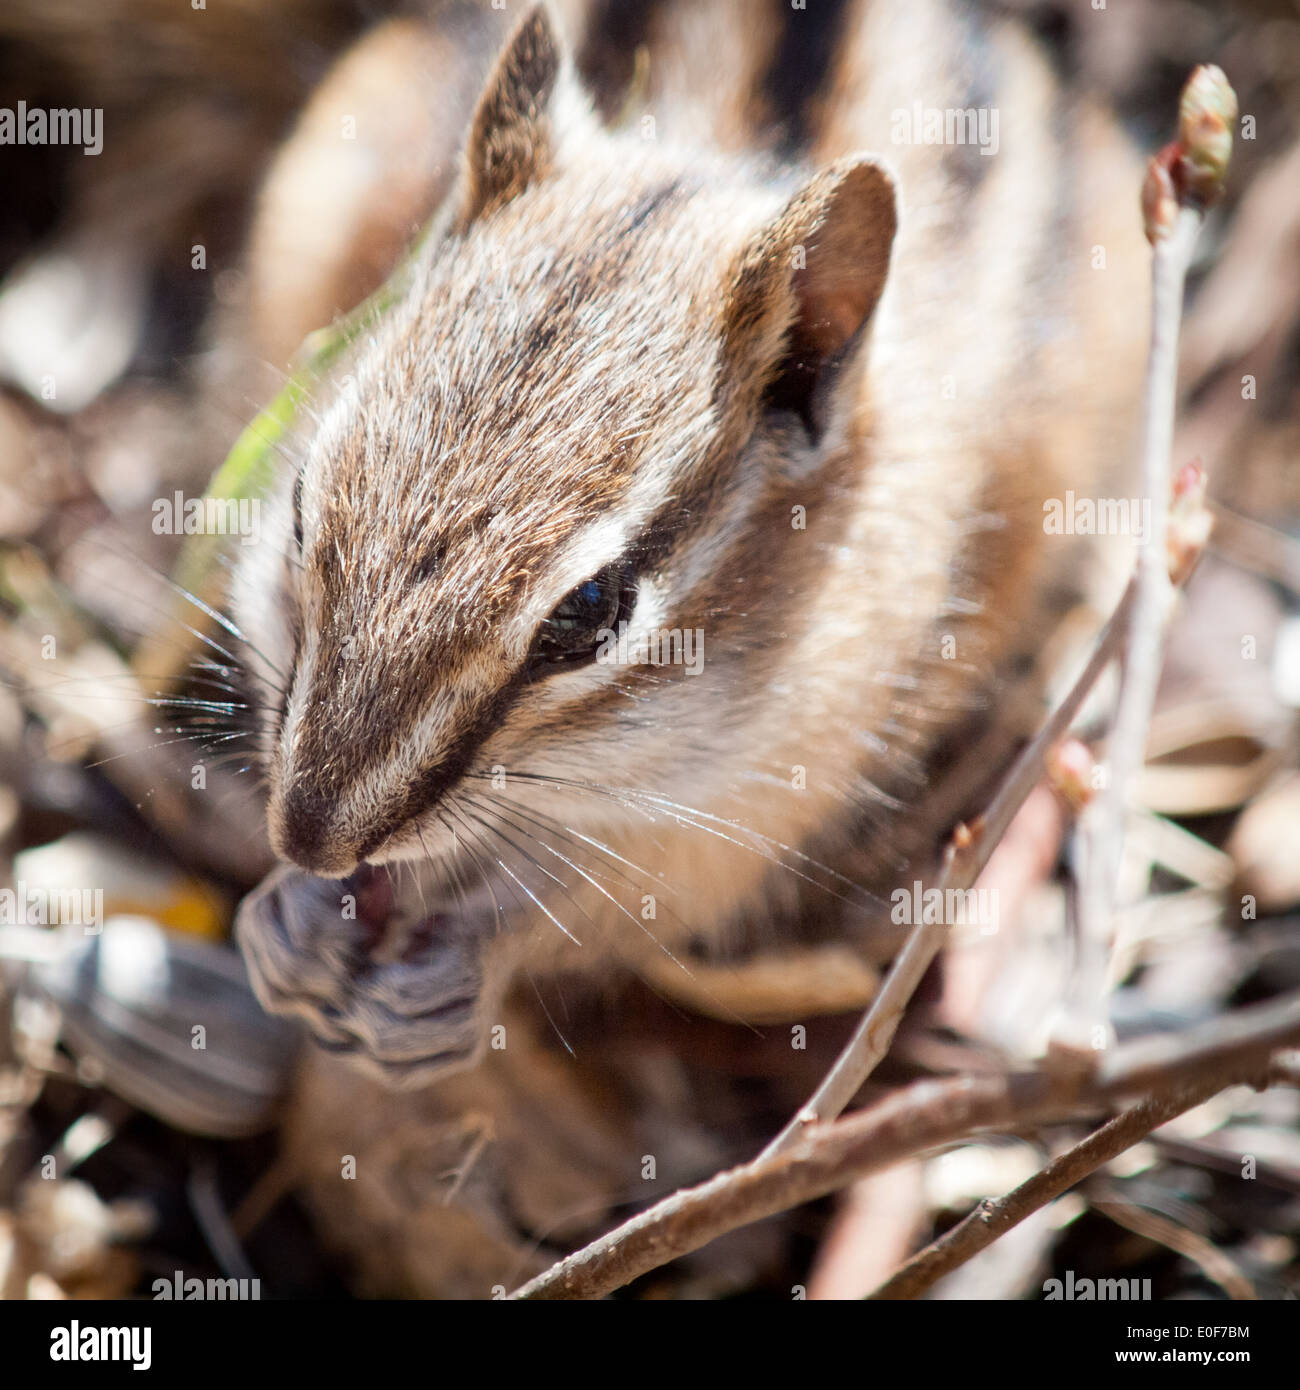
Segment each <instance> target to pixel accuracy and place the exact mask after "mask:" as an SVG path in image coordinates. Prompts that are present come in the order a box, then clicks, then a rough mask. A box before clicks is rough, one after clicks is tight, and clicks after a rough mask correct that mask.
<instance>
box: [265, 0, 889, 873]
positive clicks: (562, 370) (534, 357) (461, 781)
mask: <svg viewBox="0 0 1300 1390" xmlns="http://www.w3.org/2000/svg"><path fill="white" fill-rule="evenodd" d="M894 220H895V219H894V198H893V190H892V186H891V183H890V181H889V179H888V177H887V176H886V175H885V173H884V172H882V170H881V169H880V167H879V166H878V165H877V164H875V163H874V162H872V161H871V160H869V159H867V158H865V157H864V158H849V159H846V160H842V161H840V162H838V163H836V164H834V165H833V166H831V167H829V168H826V169H824V170H822V171H821V172H819V173H816V174H813V175H811V176H805V177H803V178H802V179H799V178H795V177H793V176H790V175H788V174H785V173H779V172H778V173H776V174H774V173H773V171H772V170H771V169H768V168H766V167H764V168H763V169H759V168H756V167H750V166H742V165H740V164H737V163H722V162H719V161H716V160H712V159H710V158H704V157H696V156H693V155H689V154H687V153H681V152H674V151H672V150H670V149H666V148H660V147H659V146H658V145H657V144H656V143H655V142H654V141H653V140H646V139H644V138H642V132H640V131H630V132H617V131H614V132H611V131H608V130H605V129H603V128H601V127H600V126H599V124H598V123H597V121H596V119H595V117H594V116H593V115H592V113H591V111H590V108H589V105H588V104H587V102H586V101H585V99H584V98H583V96H582V94H581V93H580V92H579V90H578V88H577V84H576V79H574V78H573V77H572V76H571V74H570V70H569V67H568V64H567V62H566V60H565V58H564V56H563V55H562V53H561V52H560V51H559V48H558V46H557V42H556V40H555V38H554V36H553V33H552V29H551V25H550V22H549V20H548V18H547V15H546V12H545V10H544V9H537V10H534V11H533V12H532V13H531V14H530V15H529V16H528V17H527V18H526V19H525V20H524V21H523V22H522V24H521V25H520V26H519V27H518V28H517V29H516V30H515V32H514V35H513V37H512V39H511V40H510V42H509V43H508V45H507V47H506V49H505V51H504V53H503V56H502V57H501V58H500V60H499V61H498V63H497V65H496V67H495V70H494V72H493V73H492V75H491V77H490V79H489V82H488V85H487V88H486V90H485V91H484V93H483V95H482V97H481V98H480V101H479V104H478V108H477V112H476V114H475V116H474V119H473V123H472V126H471V128H470V131H469V135H468V140H467V145H466V151H465V157H464V167H463V172H462V177H461V179H460V182H459V185H458V186H457V188H456V190H455V192H454V194H453V195H452V198H451V202H450V205H449V206H448V207H447V208H446V209H444V212H443V215H442V216H441V217H440V218H439V219H438V220H437V221H436V222H435V225H434V227H433V230H432V231H431V233H430V235H429V237H428V239H427V242H426V244H425V245H424V246H423V247H422V248H421V249H420V251H419V252H418V259H417V264H416V267H415V272H414V279H413V284H412V287H411V288H410V290H409V291H408V292H406V293H405V294H404V296H403V298H402V300H401V301H400V302H399V303H398V304H397V305H396V306H395V307H392V308H391V309H389V310H387V311H386V312H385V314H384V315H383V317H382V318H381V319H380V321H379V322H378V325H377V326H376V327H375V328H374V329H373V331H372V332H370V333H369V335H368V336H367V337H366V339H365V341H363V342H361V343H360V344H359V346H358V348H357V350H356V351H355V353H354V355H353V357H352V358H351V359H350V360H349V361H348V362H347V363H346V364H345V366H344V368H343V372H342V374H341V376H340V379H339V380H338V382H337V383H336V389H335V394H334V395H333V398H332V399H330V398H325V399H322V400H321V401H320V402H319V419H318V423H317V424H316V426H315V430H314V434H313V435H312V437H311V438H310V440H309V442H308V444H307V446H306V447H305V449H304V451H303V454H302V458H301V464H300V466H299V467H297V468H296V469H294V470H293V471H292V476H286V478H285V479H284V483H283V486H282V487H281V489H280V491H279V494H278V497H277V500H276V502H275V503H274V507H273V510H274V518H273V525H272V526H271V527H270V528H268V529H269V530H270V532H271V534H270V536H269V540H270V542H271V546H270V547H269V549H274V550H276V551H277V554H276V558H275V561H274V566H275V568H274V573H273V574H272V575H271V576H269V578H268V577H267V575H266V571H265V568H259V569H257V570H256V571H250V573H252V574H253V575H255V579H253V580H252V581H248V580H246V582H245V584H244V597H243V599H242V603H241V607H240V614H239V616H240V621H241V623H242V624H243V626H244V627H245V629H246V630H247V631H248V632H249V634H250V637H251V639H252V642H251V645H252V646H253V647H254V648H255V649H256V651H255V652H254V654H253V655H252V656H251V658H250V660H251V661H252V663H253V666H254V669H255V672H257V673H258V674H260V676H261V677H262V678H263V683H264V685H265V686H267V687H268V688H269V687H271V686H275V687H277V688H278V692H279V693H277V695H276V698H275V699H274V700H271V701H270V702H269V703H268V707H267V709H266V713H265V718H264V726H263V733H264V736H265V744H266V759H267V773H268V785H269V793H270V800H269V812H268V815H269V827H270V834H271V840H272V843H273V845H274V847H275V849H276V851H277V852H278V853H279V854H280V855H281V856H282V857H283V858H285V859H288V860H291V861H293V862H294V863H295V864H297V865H300V866H301V867H302V868H304V869H306V870H309V871H311V872H312V873H316V874H321V875H343V874H347V873H349V872H351V871H352V870H353V869H355V868H356V866H357V865H358V864H360V863H362V862H363V861H367V862H371V863H382V862H385V861H389V860H393V859H397V858H417V857H420V858H422V857H425V856H429V857H431V858H433V859H434V860H435V861H438V860H445V861H448V862H450V861H451V860H452V858H453V857H454V856H455V855H456V854H457V853H459V852H460V850H459V849H458V844H472V843H473V842H474V841H475V840H479V841H482V840H483V839H484V838H485V836H484V825H483V823H484V822H486V821H490V820H492V819H493V818H494V814H495V812H494V809H493V808H494V806H496V805H497V803H498V802H499V801H500V799H501V796H500V794H501V793H502V788H525V789H527V791H528V794H529V795H530V796H531V795H535V797H536V800H535V801H531V802H529V806H530V808H531V810H530V811H519V812H518V814H519V815H521V816H522V815H525V814H541V813H543V812H546V813H547V814H551V813H554V810H555V807H556V806H557V805H559V804H560V803H561V802H563V807H564V809H563V817H564V823H565V825H566V827H568V828H569V829H571V830H576V831H579V832H581V833H590V832H591V831H592V828H593V827H599V826H600V825H601V824H602V823H608V822H609V821H610V820H611V819H613V818H617V817H619V816H624V815H626V814H627V808H626V807H625V806H623V805H620V802H619V799H618V797H617V796H611V795H603V796H595V795H592V796H584V795H583V794H582V792H581V789H580V788H575V787H574V786H573V785H571V784H573V783H592V784H599V785H600V786H601V787H602V788H605V789H607V790H608V789H614V790H615V791H616V790H617V789H619V788H624V787H626V788H635V789H637V791H638V792H642V791H646V790H650V791H658V792H662V793H663V794H665V795H671V796H673V797H674V799H675V800H677V801H694V802H695V803H696V804H699V803H700V801H701V799H702V798H706V797H707V786H708V783H709V779H711V778H720V779H726V778H729V777H735V776H737V775H739V773H738V771H737V769H739V768H741V767H743V766H746V764H745V761H744V759H745V753H744V749H745V746H746V745H745V737H746V726H747V721H748V720H749V718H750V714H751V711H752V710H753V708H754V707H755V705H756V704H758V703H760V702H761V700H762V695H763V691H764V689H765V688H766V687H767V686H768V684H769V683H770V682H772V681H773V680H778V679H781V678H782V673H781V671H780V666H781V662H780V659H779V656H778V654H777V653H776V651H775V648H776V647H777V646H778V645H779V643H780V640H781V637H782V636H783V634H784V633H785V632H786V631H787V630H789V629H790V628H791V627H792V626H797V625H798V624H799V623H800V622H801V608H802V604H803V602H804V596H805V595H806V593H807V592H808V590H809V587H810V586H815V584H816V582H817V580H816V575H817V571H818V557H817V554H816V553H815V551H816V548H815V547H814V546H811V545H807V544H804V545H791V544H790V543H789V537H790V535H791V504H792V502H793V503H804V504H807V503H808V502H809V501H810V500H811V499H813V498H814V497H816V496H819V495H821V494H820V493H819V492H818V489H819V488H828V489H829V488H831V486H832V483H833V482H834V481H835V479H831V478H830V474H832V473H835V472H836V470H837V469H840V470H842V468H843V466H844V462H843V461H844V458H845V456H846V454H847V452H848V447H847V446H848V442H849V440H850V438H851V437H852V435H853V432H854V430H855V429H857V428H860V425H858V424H855V421H854V419H853V416H854V401H855V400H857V399H858V398H859V397H860V395H861V393H860V391H859V390H857V389H854V387H853V378H854V376H855V372H854V368H855V367H857V366H858V365H860V362H861V352H860V346H861V344H862V342H863V341H864V337H865V334H864V329H865V327H866V325H867V324H868V321H869V319H870V316H871V313H872V310H873V308H874V306H875V304H876V301H877V298H878V297H879V295H880V293H881V290H882V288H883V285H884V281H885V275H886V269H887V265H888V260H889V250H890V244H891V239H892V236H893V232H894ZM857 376H858V378H859V379H860V373H858V374H857ZM840 476H841V475H840V474H838V473H837V474H836V478H838V477H840ZM796 552H797V553H796ZM674 634H675V636H674ZM665 655H667V661H666V662H665V661H664V660H663V658H664V657H665ZM786 674H787V675H788V673H786ZM684 789H685V794H683V791H684ZM702 789H703V790H702ZM548 797H549V798H551V799H550V800H549V801H548V800H547V798H548ZM494 798H495V800H494ZM522 801H523V792H521V793H520V802H522ZM548 807H549V810H547V808H548Z"/></svg>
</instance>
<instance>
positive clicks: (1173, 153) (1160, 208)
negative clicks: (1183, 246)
mask: <svg viewBox="0 0 1300 1390" xmlns="http://www.w3.org/2000/svg"><path fill="white" fill-rule="evenodd" d="M1182 154H1183V147H1182V146H1181V145H1180V144H1179V143H1178V141H1177V140H1175V141H1173V143H1172V144H1168V145H1166V146H1165V147H1164V149H1163V150H1161V151H1160V153H1159V154H1155V155H1152V156H1151V159H1150V161H1149V162H1148V164H1147V176H1146V179H1145V180H1144V181H1143V183H1142V226H1143V228H1144V229H1145V231H1146V234H1147V240H1148V241H1149V242H1151V244H1152V245H1153V246H1154V245H1155V243H1156V242H1157V241H1163V240H1164V238H1165V237H1167V236H1168V235H1169V233H1170V232H1172V231H1173V229H1174V223H1175V222H1176V221H1177V220H1178V191H1177V189H1176V188H1175V186H1174V169H1175V167H1176V166H1177V164H1178V162H1179V160H1180V159H1181V158H1182Z"/></svg>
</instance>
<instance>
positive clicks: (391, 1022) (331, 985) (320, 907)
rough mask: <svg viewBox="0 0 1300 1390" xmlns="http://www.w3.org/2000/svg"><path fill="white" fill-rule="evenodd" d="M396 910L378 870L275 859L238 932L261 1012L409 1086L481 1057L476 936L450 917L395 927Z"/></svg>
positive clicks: (243, 910)
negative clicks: (289, 1020)
mask: <svg viewBox="0 0 1300 1390" xmlns="http://www.w3.org/2000/svg"><path fill="white" fill-rule="evenodd" d="M394 916H395V912H394V895H393V891H392V886H391V882H390V880H389V879H388V875H387V873H386V872H385V871H384V870H375V869H366V868H363V869H362V870H360V871H358V873H356V874H353V875H352V876H351V877H350V878H347V879H342V880H337V879H322V878H314V877H312V876H311V875H310V874H305V873H302V872H301V871H300V870H297V869H293V868H289V867H284V868H281V869H277V870H276V871H275V872H274V873H272V874H271V875H270V876H269V877H268V878H267V879H266V881H265V882H264V883H262V884H261V886H260V887H259V888H257V890H256V891H255V892H253V893H251V894H250V895H249V896H248V897H247V898H245V899H244V901H243V903H242V904H241V905H240V908H239V913H238V916H237V918H236V923H235V931H236V935H237V937H238V940H239V945H240V948H241V949H242V951H243V953H244V958H245V960H246V962H247V964H248V971H249V976H250V978H251V980H252V983H253V988H254V990H255V991H256V993H257V997H258V999H259V1000H260V1001H261V1003H262V1005H263V1007H264V1008H266V1009H267V1010H269V1011H270V1012H272V1013H277V1014H288V1015H291V1016H295V1017H298V1018H301V1019H303V1020H304V1021H305V1022H306V1023H307V1025H308V1026H309V1027H310V1028H311V1030H312V1032H313V1033H314V1034H315V1036H316V1039H317V1041H318V1042H319V1043H320V1045H321V1046H322V1047H324V1048H326V1049H327V1050H328V1051H331V1052H339V1053H345V1054H348V1055H351V1056H354V1057H355V1058H356V1059H357V1060H359V1061H360V1062H362V1063H363V1064H366V1065H368V1066H369V1068H370V1069H371V1070H374V1071H378V1072H379V1073H380V1074H381V1075H382V1076H383V1078H384V1079H385V1080H386V1081H387V1082H388V1083H389V1084H390V1085H415V1084H420V1083H423V1082H426V1081H428V1080H430V1079H432V1078H433V1077H435V1076H438V1075H441V1074H443V1073H445V1072H446V1071H448V1070H451V1069H454V1068H457V1067H462V1066H465V1065H467V1064H468V1063H470V1062H472V1061H473V1060H474V1058H475V1056H476V1055H477V1053H478V1050H479V1044H480V1041H481V1038H482V1034H483V1027H482V1026H481V1019H480V1007H479V1001H480V997H481V994H482V989H483V968H482V959H481V954H482V953H481V945H482V941H481V936H480V935H479V934H478V933H476V932H475V931H474V930H473V927H472V926H471V925H469V924H467V923H465V922H464V921H463V920H462V919H461V918H459V917H458V916H456V915H454V914H445V913H441V912H436V913H433V914H430V915H428V916H425V917H422V918H420V919H418V920H417V921H415V922H414V923H413V924H412V925H410V926H408V927H406V928H404V929H403V928H400V927H396V926H394V925H393V918H394Z"/></svg>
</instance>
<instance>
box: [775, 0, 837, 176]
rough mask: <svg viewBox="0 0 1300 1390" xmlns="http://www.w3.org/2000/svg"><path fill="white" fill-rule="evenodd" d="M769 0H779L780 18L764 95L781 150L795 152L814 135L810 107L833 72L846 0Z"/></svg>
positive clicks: (777, 1)
mask: <svg viewBox="0 0 1300 1390" xmlns="http://www.w3.org/2000/svg"><path fill="white" fill-rule="evenodd" d="M765 2H766V3H775V4H776V6H777V8H778V10H779V11H780V14H781V16H782V23H781V38H780V40H779V42H778V43H777V47H776V52H775V54H774V55H773V58H772V66H771V67H770V69H769V70H768V72H767V74H766V76H765V77H764V79H763V86H762V91H763V98H764V102H765V104H766V106H767V109H768V113H769V116H770V118H771V120H772V122H773V123H774V125H775V126H776V129H777V143H778V148H779V150H780V152H781V153H782V154H783V155H785V156H786V157H793V156H794V155H796V154H797V153H798V152H799V151H800V150H802V149H804V148H806V147H807V145H808V143H809V140H810V138H811V134H812V130H811V126H812V112H813V110H814V108H815V106H816V104H817V100H818V98H819V97H820V96H821V95H822V92H823V90H824V89H825V87H826V84H827V81H828V79H829V77H830V74H831V66H832V60H833V59H834V56H835V52H836V49H837V47H838V45H839V39H840V31H841V29H842V28H843V25H844V11H845V8H846V4H847V0H812V3H811V4H809V6H808V8H807V9H803V10H796V9H792V8H791V6H790V4H789V3H788V0H765Z"/></svg>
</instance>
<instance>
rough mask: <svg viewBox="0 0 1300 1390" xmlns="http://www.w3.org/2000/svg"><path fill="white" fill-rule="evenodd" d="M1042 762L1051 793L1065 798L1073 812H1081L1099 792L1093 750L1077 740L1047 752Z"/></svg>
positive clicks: (1073, 739) (1059, 744) (1070, 739)
mask: <svg viewBox="0 0 1300 1390" xmlns="http://www.w3.org/2000/svg"><path fill="white" fill-rule="evenodd" d="M1043 762H1044V766H1045V767H1046V770H1047V780H1048V782H1049V783H1050V784H1051V787H1052V790H1053V791H1055V792H1056V793H1057V794H1058V795H1060V796H1061V797H1063V798H1064V800H1065V802H1066V804H1067V805H1068V806H1069V807H1070V809H1071V810H1073V811H1075V812H1078V811H1082V810H1083V808H1084V807H1085V806H1086V805H1087V804H1088V803H1089V802H1090V801H1091V800H1092V798H1093V795H1094V793H1095V791H1096V788H1095V787H1094V786H1093V773H1094V771H1095V768H1096V764H1095V763H1094V762H1093V757H1092V750H1091V749H1090V748H1089V747H1088V745H1087V744H1086V743H1083V742H1081V741H1080V740H1079V739H1077V738H1066V739H1062V740H1061V742H1060V743H1058V744H1057V745H1056V746H1055V747H1054V748H1051V749H1049V750H1048V753H1047V757H1046V758H1045V759H1044V760H1043Z"/></svg>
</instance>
